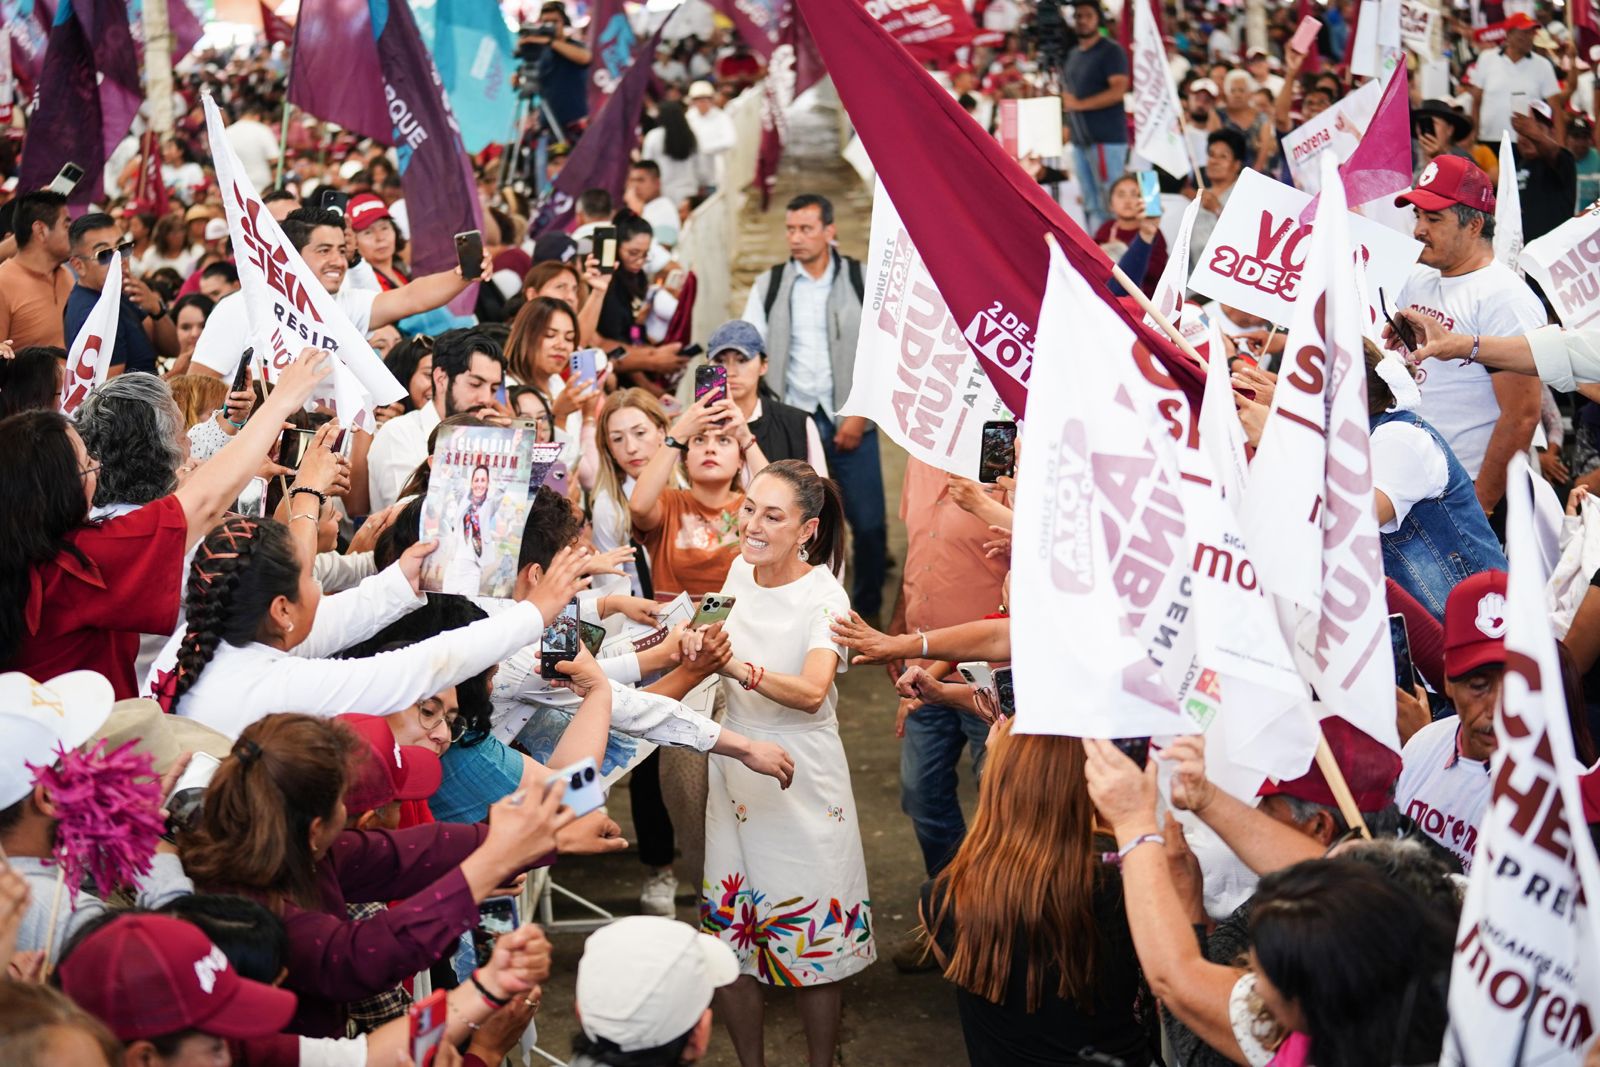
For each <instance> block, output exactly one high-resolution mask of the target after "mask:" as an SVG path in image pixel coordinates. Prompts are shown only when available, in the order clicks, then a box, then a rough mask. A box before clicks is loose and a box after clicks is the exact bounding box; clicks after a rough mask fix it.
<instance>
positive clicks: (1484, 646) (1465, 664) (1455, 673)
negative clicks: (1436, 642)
mask: <svg viewBox="0 0 1600 1067" xmlns="http://www.w3.org/2000/svg"><path fill="white" fill-rule="evenodd" d="M1505 661H1506V572H1505V571H1479V572H1478V573H1477V574H1474V575H1472V576H1471V577H1469V578H1463V579H1462V580H1461V581H1459V582H1457V583H1456V587H1455V588H1454V589H1452V590H1450V597H1449V599H1448V600H1446V601H1445V602H1444V675H1445V677H1446V678H1460V677H1461V676H1462V675H1464V674H1471V673H1472V672H1473V671H1475V670H1477V669H1478V668H1479V667H1484V666H1487V665H1489V664H1493V663H1504V662H1505Z"/></svg>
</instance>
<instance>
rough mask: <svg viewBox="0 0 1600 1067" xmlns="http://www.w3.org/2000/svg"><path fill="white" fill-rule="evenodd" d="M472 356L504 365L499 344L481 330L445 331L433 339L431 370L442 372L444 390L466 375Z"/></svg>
mask: <svg viewBox="0 0 1600 1067" xmlns="http://www.w3.org/2000/svg"><path fill="white" fill-rule="evenodd" d="M474 354H476V355H480V356H487V357H489V358H490V359H492V360H494V361H495V362H496V363H498V364H500V366H501V367H504V366H505V365H506V357H505V354H504V353H503V352H502V351H501V350H500V345H499V343H498V342H497V341H495V339H494V338H493V337H490V336H489V335H488V334H486V333H484V332H483V331H482V330H475V329H462V330H446V331H445V332H444V333H441V334H440V335H439V336H438V337H435V338H434V339H433V369H434V370H436V371H441V370H442V371H444V373H445V378H446V380H447V384H446V388H449V386H450V385H453V384H454V383H455V380H456V379H457V378H459V377H461V376H462V375H463V374H465V373H467V368H469V367H471V366H472V357H473V355H474ZM447 406H448V405H447Z"/></svg>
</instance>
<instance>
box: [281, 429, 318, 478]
mask: <svg viewBox="0 0 1600 1067" xmlns="http://www.w3.org/2000/svg"><path fill="white" fill-rule="evenodd" d="M315 436H317V431H315V430H285V431H283V437H282V438H281V439H280V440H279V441H278V463H279V464H280V465H281V466H284V467H289V468H291V469H292V470H299V469H300V461H301V460H302V459H305V457H306V449H308V448H310V447H311V439H312V438H313V437H315Z"/></svg>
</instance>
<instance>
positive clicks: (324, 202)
mask: <svg viewBox="0 0 1600 1067" xmlns="http://www.w3.org/2000/svg"><path fill="white" fill-rule="evenodd" d="M317 207H319V208H321V209H322V210H324V211H337V212H338V213H339V214H341V215H345V214H348V213H349V211H348V209H349V207H350V194H349V193H342V192H340V191H339V190H337V189H322V190H320V191H318V193H317Z"/></svg>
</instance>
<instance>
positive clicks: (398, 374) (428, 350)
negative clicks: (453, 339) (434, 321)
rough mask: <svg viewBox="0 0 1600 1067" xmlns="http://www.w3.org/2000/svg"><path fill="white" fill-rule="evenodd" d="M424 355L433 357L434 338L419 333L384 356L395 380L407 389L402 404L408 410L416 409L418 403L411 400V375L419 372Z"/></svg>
mask: <svg viewBox="0 0 1600 1067" xmlns="http://www.w3.org/2000/svg"><path fill="white" fill-rule="evenodd" d="M424 356H426V357H428V358H429V359H432V358H433V338H431V337H428V336H426V335H424V334H418V335H417V336H416V337H408V338H405V339H403V340H401V342H400V343H399V344H397V345H395V346H394V347H393V348H391V349H389V351H388V352H387V353H386V354H385V355H384V357H383V365H384V366H385V367H387V368H389V373H390V374H392V375H394V380H395V381H397V382H399V383H400V385H401V386H402V387H404V389H405V391H406V393H405V396H402V397H401V398H400V405H401V406H402V407H404V408H405V409H406V410H407V411H415V410H416V405H415V404H413V403H412V402H411V376H412V375H413V374H415V373H417V366H418V364H420V363H421V362H422V359H423V357H424Z"/></svg>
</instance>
